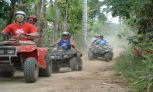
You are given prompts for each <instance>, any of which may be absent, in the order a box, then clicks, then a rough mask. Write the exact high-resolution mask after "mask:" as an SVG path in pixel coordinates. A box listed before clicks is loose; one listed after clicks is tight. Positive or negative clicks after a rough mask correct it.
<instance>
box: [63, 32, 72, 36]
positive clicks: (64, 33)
mask: <svg viewBox="0 0 153 92" xmlns="http://www.w3.org/2000/svg"><path fill="white" fill-rule="evenodd" d="M62 35H67V36H68V35H70V33H69V32H63V33H62Z"/></svg>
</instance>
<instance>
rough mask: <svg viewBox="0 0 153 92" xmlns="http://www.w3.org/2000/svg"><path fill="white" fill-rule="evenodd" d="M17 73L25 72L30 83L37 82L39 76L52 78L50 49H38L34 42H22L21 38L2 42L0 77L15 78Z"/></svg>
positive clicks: (25, 76)
mask: <svg viewBox="0 0 153 92" xmlns="http://www.w3.org/2000/svg"><path fill="white" fill-rule="evenodd" d="M1 34H2V33H1ZM3 36H4V35H3ZM4 37H5V36H4ZM15 71H23V72H24V78H25V81H26V82H29V83H32V82H35V81H37V79H38V76H42V77H49V76H51V73H52V62H51V61H50V59H49V52H48V48H46V47H37V46H36V44H35V42H33V41H21V40H20V37H19V39H17V40H7V41H3V42H1V43H0V76H1V77H13V75H14V73H15Z"/></svg>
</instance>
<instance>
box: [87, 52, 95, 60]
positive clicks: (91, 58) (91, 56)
mask: <svg viewBox="0 0 153 92" xmlns="http://www.w3.org/2000/svg"><path fill="white" fill-rule="evenodd" d="M88 58H89V60H93V59H94V55H93V53H92V52H91V51H88Z"/></svg>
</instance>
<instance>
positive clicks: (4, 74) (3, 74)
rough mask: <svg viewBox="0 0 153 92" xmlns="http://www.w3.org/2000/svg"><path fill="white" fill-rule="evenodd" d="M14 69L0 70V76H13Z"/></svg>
mask: <svg viewBox="0 0 153 92" xmlns="http://www.w3.org/2000/svg"><path fill="white" fill-rule="evenodd" d="M14 73H15V71H0V77H13V75H14Z"/></svg>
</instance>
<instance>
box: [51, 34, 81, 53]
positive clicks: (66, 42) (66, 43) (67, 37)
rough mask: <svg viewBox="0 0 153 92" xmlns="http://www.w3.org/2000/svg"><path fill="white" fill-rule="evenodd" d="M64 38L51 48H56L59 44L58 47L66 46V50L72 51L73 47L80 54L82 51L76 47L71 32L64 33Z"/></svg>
mask: <svg viewBox="0 0 153 92" xmlns="http://www.w3.org/2000/svg"><path fill="white" fill-rule="evenodd" d="M62 36H63V37H62V38H61V39H59V40H57V41H56V42H55V43H54V44H52V45H51V46H55V45H56V44H58V46H65V50H70V49H71V47H72V48H74V49H75V50H76V51H77V52H79V53H80V51H79V50H78V49H77V48H76V46H75V45H74V42H73V41H72V40H71V39H70V33H69V32H63V33H62Z"/></svg>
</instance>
